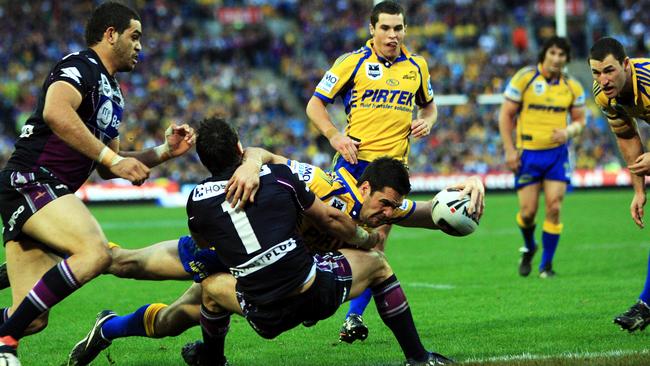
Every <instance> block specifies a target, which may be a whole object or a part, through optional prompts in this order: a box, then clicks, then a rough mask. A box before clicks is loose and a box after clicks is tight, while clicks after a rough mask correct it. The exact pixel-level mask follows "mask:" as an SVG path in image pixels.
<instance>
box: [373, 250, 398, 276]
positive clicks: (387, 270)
mask: <svg viewBox="0 0 650 366" xmlns="http://www.w3.org/2000/svg"><path fill="white" fill-rule="evenodd" d="M368 254H369V256H370V258H371V260H372V262H373V267H374V269H375V270H374V271H373V275H374V276H373V277H375V278H388V277H390V276H391V275H392V274H393V269H392V268H391V267H390V264H388V260H387V259H386V255H385V254H384V253H383V252H380V251H378V250H371V251H370V252H368Z"/></svg>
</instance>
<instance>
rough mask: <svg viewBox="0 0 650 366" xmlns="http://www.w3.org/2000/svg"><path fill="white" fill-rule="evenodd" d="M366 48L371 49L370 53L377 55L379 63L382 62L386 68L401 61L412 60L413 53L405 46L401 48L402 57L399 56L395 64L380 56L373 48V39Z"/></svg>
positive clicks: (367, 43)
mask: <svg viewBox="0 0 650 366" xmlns="http://www.w3.org/2000/svg"><path fill="white" fill-rule="evenodd" d="M366 47H368V48H369V49H370V52H372V53H373V54H374V55H375V57H377V60H379V62H381V63H382V64H383V65H384V66H386V67H391V66H392V65H393V64H396V63H398V62H400V61H406V60H408V59H409V58H411V53H410V52H409V50H407V49H406V47H405V46H404V45H403V44H402V45H400V46H399V47H400V55H399V56H397V58H396V59H395V61H393V62H390V61H388V60H387V59H385V58H383V57H381V56H379V54H378V53H377V52H375V49H374V48H373V42H372V38H371V39H369V40H368V41H367V42H366Z"/></svg>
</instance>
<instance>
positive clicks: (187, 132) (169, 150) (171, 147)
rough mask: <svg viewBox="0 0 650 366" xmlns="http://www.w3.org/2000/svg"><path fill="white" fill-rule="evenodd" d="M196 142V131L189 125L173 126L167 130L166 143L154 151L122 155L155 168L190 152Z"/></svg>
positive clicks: (128, 152)
mask: <svg viewBox="0 0 650 366" xmlns="http://www.w3.org/2000/svg"><path fill="white" fill-rule="evenodd" d="M195 142H196V134H195V133H194V129H193V128H192V127H190V126H189V125H188V124H182V125H176V124H171V125H170V126H169V127H167V129H166V130H165V141H164V142H163V143H162V144H161V145H159V146H156V147H154V148H152V149H147V150H143V151H120V155H122V156H128V157H132V158H136V159H138V160H140V161H141V162H142V163H143V164H145V165H146V166H148V167H150V168H153V167H154V166H156V165H158V164H161V163H163V162H165V161H167V160H169V159H173V158H175V157H178V156H181V155H183V154H185V153H186V152H187V151H189V150H190V149H191V148H192V146H194V143H195Z"/></svg>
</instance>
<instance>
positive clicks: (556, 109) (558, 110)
mask: <svg viewBox="0 0 650 366" xmlns="http://www.w3.org/2000/svg"><path fill="white" fill-rule="evenodd" d="M528 109H530V110H533V111H542V112H552V113H563V112H566V111H567V108H566V107H558V106H554V105H544V104H530V105H528Z"/></svg>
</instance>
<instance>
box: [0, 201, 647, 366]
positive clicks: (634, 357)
mask: <svg viewBox="0 0 650 366" xmlns="http://www.w3.org/2000/svg"><path fill="white" fill-rule="evenodd" d="M630 199H631V190H624V191H623V190H622V191H591V192H575V193H572V194H570V195H569V196H567V198H566V202H565V208H564V211H563V222H564V233H563V236H562V238H561V241H560V246H559V248H558V252H557V255H556V259H555V262H554V268H555V270H556V271H557V273H558V276H557V277H556V278H554V279H548V280H542V279H540V278H538V277H537V276H536V274H537V273H536V271H535V272H533V274H532V275H531V276H530V277H528V278H521V277H519V276H518V275H517V261H518V257H519V254H518V251H517V249H518V247H519V246H521V236H520V233H519V231H518V229H517V227H516V226H515V223H514V215H515V212H516V205H517V203H516V198H515V196H514V194H489V196H488V198H487V201H486V202H487V207H486V212H485V215H484V217H483V220H482V222H481V225H480V227H479V229H478V230H477V232H475V233H474V234H472V235H471V236H469V237H465V238H453V237H449V236H446V235H444V234H442V233H440V232H431V231H426V230H413V229H411V230H407V229H403V228H394V229H393V231H392V233H391V236H390V241H389V244H388V250H387V254H388V258H389V261H390V262H391V264H392V266H393V269H394V270H395V272H396V274H397V276H398V278H399V279H400V281H401V282H402V286H403V287H404V289H405V291H406V294H407V296H408V298H409V303H410V305H411V309H412V311H413V314H414V318H415V321H416V324H417V326H418V328H419V331H420V335H421V338H422V339H423V342H424V344H425V345H426V346H427V347H428V348H429V349H430V350H434V351H438V352H440V353H442V354H445V355H447V356H450V357H452V358H454V359H456V360H457V361H460V362H463V363H465V362H466V363H468V364H489V365H650V331H646V332H641V333H635V334H628V333H626V332H621V331H620V330H619V329H618V328H617V327H615V326H614V325H613V324H612V318H613V317H614V316H615V315H616V314H618V313H620V312H622V311H624V310H626V309H627V308H628V307H629V306H630V305H632V304H633V302H634V301H635V299H636V298H637V296H638V294H639V292H640V291H641V289H642V286H643V281H644V278H645V275H646V273H645V272H646V263H647V259H648V249H649V247H650V245H649V244H650V235H649V233H648V232H647V229H646V230H639V229H638V228H636V226H635V225H634V224H633V222H632V220H631V219H630V217H629V213H628V206H629V202H630ZM92 211H93V212H94V214H95V215H96V217H97V218H98V220H99V222H100V223H101V224H102V225H103V228H104V230H105V232H106V234H107V236H108V237H109V238H110V239H111V240H112V241H116V242H118V243H121V244H122V245H123V246H125V247H139V246H145V245H148V244H150V243H154V242H156V241H160V240H165V239H171V238H175V237H177V236H179V235H181V234H185V232H186V227H185V216H184V209H182V208H179V209H162V208H157V207H153V206H110V207H93V208H92ZM542 221H543V216H541V215H540V216H539V219H538V222H539V223H541V222H542ZM649 221H650V219H649ZM538 226H540V227H541V225H538ZM540 236H541V232H540V230H539V229H538V231H537V238H538V241H539V240H540V239H539V238H540ZM3 255H4V254H3ZM539 257H540V256H539V254H538V256H537V257H536V258H535V263H536V264H537V263H538V262H539ZM188 285H189V283H185V282H169V281H168V282H144V281H133V280H121V279H117V278H114V277H112V276H103V277H101V278H99V279H97V280H94V281H93V282H91V283H90V284H88V285H86V286H85V287H83V288H82V289H81V290H80V291H78V292H77V293H75V294H74V295H73V296H71V297H70V298H68V299H67V300H65V301H64V302H63V303H61V304H60V305H58V306H56V307H55V308H54V310H53V311H52V315H51V317H50V318H51V321H50V325H49V327H48V329H46V330H45V331H44V332H42V333H40V334H38V335H35V336H31V337H28V338H25V339H24V340H22V341H21V346H20V355H21V361H22V362H23V364H25V365H39V366H40V365H57V366H58V365H61V364H63V363H64V362H65V361H66V357H67V354H68V351H69V350H70V348H71V347H72V346H73V345H74V344H75V343H76V342H77V341H78V340H79V339H80V338H82V337H83V336H84V335H85V333H86V332H87V331H88V329H89V327H90V326H91V325H92V323H93V321H94V317H95V314H96V313H97V312H98V311H100V310H102V309H113V310H115V311H117V312H118V313H120V314H124V313H128V312H131V311H133V310H135V309H136V308H137V307H139V306H140V305H142V304H145V303H149V302H167V303H169V302H171V301H173V300H174V299H175V298H176V297H177V296H178V295H180V294H181V293H182V291H183V290H184V289H185V288H186V287H187V286H188ZM0 298H1V299H2V301H1V302H0V305H3V306H6V305H8V302H9V301H10V300H9V298H10V294H9V290H4V291H3V293H2V295H1V297H0ZM344 308H345V309H340V310H339V313H337V315H336V316H335V317H333V318H331V319H329V320H327V321H322V322H320V323H319V324H317V325H316V326H315V327H313V328H309V329H306V328H302V327H301V328H298V329H295V330H292V331H290V332H288V333H285V334H283V335H281V336H280V337H278V338H277V339H275V340H272V341H267V340H264V339H262V338H260V337H258V336H257V335H256V334H255V333H254V332H253V330H252V329H250V327H249V326H248V325H247V323H246V322H245V321H244V320H243V319H242V318H239V317H233V323H232V327H231V331H230V333H229V336H228V339H227V348H226V354H227V356H228V358H229V361H230V363H231V364H232V365H346V366H348V365H399V364H401V363H402V362H403V355H402V354H401V351H400V349H399V347H398V345H397V343H396V342H395V341H394V340H393V338H392V335H391V333H390V332H389V331H388V329H387V328H385V327H384V326H383V324H382V322H381V320H380V319H379V317H378V315H377V312H376V310H375V309H374V305H373V306H372V307H371V308H369V310H368V311H367V314H366V316H365V319H366V321H367V323H368V325H369V327H370V336H369V338H368V340H366V341H365V342H364V343H355V344H354V345H347V344H339V343H338V342H337V333H338V328H339V326H340V325H341V322H342V320H343V316H344V311H345V310H347V306H344ZM199 337H200V331H199V329H198V328H195V329H192V330H190V331H188V332H186V333H185V334H183V335H181V336H179V337H176V338H168V339H153V340H152V339H146V338H131V339H118V340H116V341H115V342H114V343H113V345H112V346H111V347H110V348H109V349H108V350H107V351H105V352H104V353H102V354H101V355H100V356H99V357H98V358H97V360H96V361H95V363H94V364H95V365H158V366H163V365H181V364H183V361H182V359H181V357H180V348H181V347H182V345H183V344H185V343H187V342H189V341H193V340H195V339H198V338H199Z"/></svg>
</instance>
